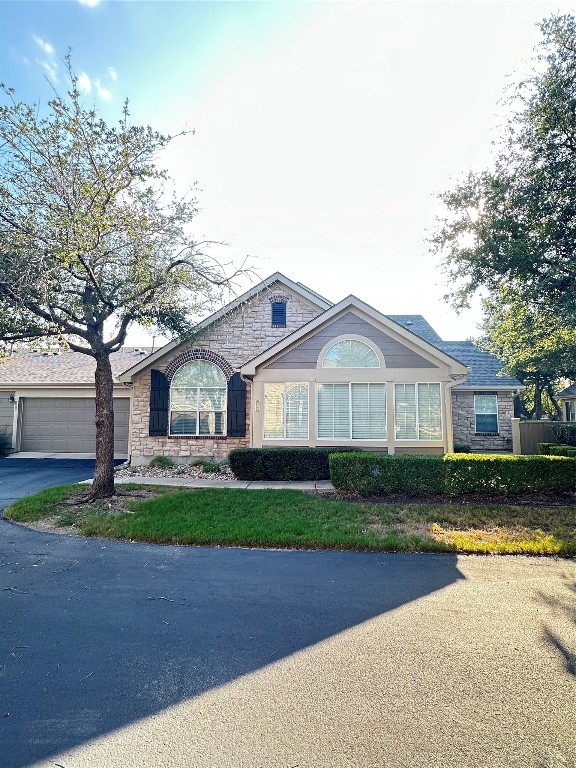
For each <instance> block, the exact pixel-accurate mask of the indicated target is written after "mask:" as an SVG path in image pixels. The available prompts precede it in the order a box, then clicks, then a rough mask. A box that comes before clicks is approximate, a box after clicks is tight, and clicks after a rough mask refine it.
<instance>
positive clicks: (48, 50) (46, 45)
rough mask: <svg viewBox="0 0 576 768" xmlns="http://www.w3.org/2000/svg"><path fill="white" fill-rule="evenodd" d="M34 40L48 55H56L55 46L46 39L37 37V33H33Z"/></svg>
mask: <svg viewBox="0 0 576 768" xmlns="http://www.w3.org/2000/svg"><path fill="white" fill-rule="evenodd" d="M33 37H34V42H35V43H36V45H38V46H39V47H40V48H41V49H42V51H43V52H44V53H45V54H46V56H54V46H53V45H51V44H50V43H48V42H47V41H46V40H42V38H41V37H37V36H36V35H33Z"/></svg>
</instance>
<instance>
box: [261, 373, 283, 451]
mask: <svg viewBox="0 0 576 768" xmlns="http://www.w3.org/2000/svg"><path fill="white" fill-rule="evenodd" d="M264 437H265V438H268V439H272V440H273V439H279V438H283V437H284V384H265V385H264Z"/></svg>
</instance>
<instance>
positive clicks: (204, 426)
mask: <svg viewBox="0 0 576 768" xmlns="http://www.w3.org/2000/svg"><path fill="white" fill-rule="evenodd" d="M199 426H200V429H199V432H200V434H201V435H223V434H224V414H223V413H221V412H220V411H200V419H199Z"/></svg>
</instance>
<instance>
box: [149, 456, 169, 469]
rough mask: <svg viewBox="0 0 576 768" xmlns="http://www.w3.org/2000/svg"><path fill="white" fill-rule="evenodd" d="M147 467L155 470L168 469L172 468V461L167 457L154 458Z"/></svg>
mask: <svg viewBox="0 0 576 768" xmlns="http://www.w3.org/2000/svg"><path fill="white" fill-rule="evenodd" d="M149 466H150V467H156V468H157V469H170V467H173V466H174V461H173V460H172V459H171V458H170V457H169V456H154V458H153V459H152V461H151V462H150V464H149Z"/></svg>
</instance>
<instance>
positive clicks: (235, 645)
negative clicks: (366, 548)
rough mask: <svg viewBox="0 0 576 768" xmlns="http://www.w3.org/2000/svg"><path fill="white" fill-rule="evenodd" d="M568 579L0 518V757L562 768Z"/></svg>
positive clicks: (431, 558) (59, 761)
mask: <svg viewBox="0 0 576 768" xmlns="http://www.w3.org/2000/svg"><path fill="white" fill-rule="evenodd" d="M3 464H4V462H3V463H2V466H3ZM78 469H79V471H81V470H80V468H78ZM0 471H1V469H0ZM57 482H62V479H61V478H58V480H57ZM26 487H28V486H26ZM575 585H576V565H575V563H574V561H565V560H564V561H562V560H553V559H540V558H533V559H530V558H524V557H519V558H511V557H502V558H498V557H485V558H482V557H458V558H457V557H455V556H450V555H439V556H435V555H394V554H379V553H369V554H361V553H346V552H298V551H281V550H241V549H228V548H203V547H173V546H151V545H143V544H133V543H129V542H109V541H103V540H96V539H83V538H79V537H67V536H58V535H54V534H42V533H38V532H35V531H32V530H29V529H26V528H23V527H20V526H17V525H14V524H12V523H9V522H7V521H3V520H2V521H0V616H1V625H0V631H1V636H0V764H1V765H2V766H3V768H23V766H31V765H34V766H42V768H47V767H48V766H50V768H53V767H54V766H55V765H60V766H64V768H88V767H90V768H93V767H94V766H98V768H121V767H122V768H130V767H131V766H134V768H146V767H147V766H155V767H157V766H162V767H163V768H165V767H167V768H170V767H171V766H174V767H175V768H184V767H186V768H189V767H190V766H193V768H215V766H218V768H290V767H292V768H294V767H295V766H298V768H324V767H325V768H328V767H330V768H349V767H350V766H353V767H357V768H383V766H386V768H401V767H402V766H409V767H410V768H420V766H422V768H424V766H426V768H429V766H434V768H442V766H458V768H461V767H463V766H466V767H467V768H476V767H478V768H480V767H481V768H485V766H490V767H491V768H498V767H499V766H502V768H504V766H506V768H516V767H518V768H520V767H522V768H526V767H529V768H532V767H533V768H544V767H545V766H546V767H547V768H573V766H574V765H576V745H575V740H574V718H575V716H576V705H575V702H576V677H575V673H576V666H575V662H574V655H573V654H574V651H575V648H576V632H575V625H574V602H575V596H576V587H575Z"/></svg>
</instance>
